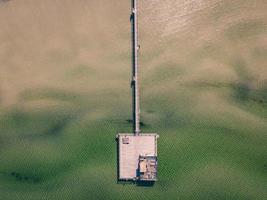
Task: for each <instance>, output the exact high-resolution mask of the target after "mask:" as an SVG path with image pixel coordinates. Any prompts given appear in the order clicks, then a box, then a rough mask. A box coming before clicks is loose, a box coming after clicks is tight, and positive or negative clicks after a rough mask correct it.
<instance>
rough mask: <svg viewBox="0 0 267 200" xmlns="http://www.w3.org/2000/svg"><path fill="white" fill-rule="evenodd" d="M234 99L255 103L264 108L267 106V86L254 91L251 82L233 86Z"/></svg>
mask: <svg viewBox="0 0 267 200" xmlns="http://www.w3.org/2000/svg"><path fill="white" fill-rule="evenodd" d="M233 91H234V98H235V99H236V100H238V101H243V102H244V101H253V102H255V103H258V104H260V105H262V106H266V105H267V86H264V87H261V88H256V89H253V88H252V87H251V84H250V83H249V82H241V83H237V84H235V85H233Z"/></svg>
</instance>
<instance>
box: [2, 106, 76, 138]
mask: <svg viewBox="0 0 267 200" xmlns="http://www.w3.org/2000/svg"><path fill="white" fill-rule="evenodd" d="M75 116H76V115H75V114H74V113H71V112H70V111H67V110H63V111H62V110H54V111H51V112H48V111H36V112H28V111H25V110H23V109H13V110H11V111H9V112H7V113H6V114H5V115H3V117H2V118H1V119H0V122H1V124H0V128H1V132H2V133H3V134H5V135H7V136H12V135H13V136H14V134H15V135H18V136H19V137H21V138H25V137H26V138H29V137H30V138H35V137H37V136H38V137H40V136H56V135H59V133H61V132H62V131H63V130H64V129H65V128H66V127H67V126H68V125H69V124H70V123H71V122H72V121H73V120H75V119H76V117H75Z"/></svg>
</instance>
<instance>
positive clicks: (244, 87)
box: [234, 82, 251, 101]
mask: <svg viewBox="0 0 267 200" xmlns="http://www.w3.org/2000/svg"><path fill="white" fill-rule="evenodd" d="M250 93H251V87H250V84H249V83H246V82H243V83H238V84H236V85H234V97H235V98H236V99H237V100H240V101H246V100H248V99H249V97H250Z"/></svg>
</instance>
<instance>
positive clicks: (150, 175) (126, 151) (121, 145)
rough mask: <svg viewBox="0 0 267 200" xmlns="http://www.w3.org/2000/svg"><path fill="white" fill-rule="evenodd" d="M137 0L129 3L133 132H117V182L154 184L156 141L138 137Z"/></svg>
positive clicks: (149, 135) (148, 135)
mask: <svg viewBox="0 0 267 200" xmlns="http://www.w3.org/2000/svg"><path fill="white" fill-rule="evenodd" d="M137 14H138V13H137V0H132V13H131V22H132V73H133V74H132V81H131V87H132V93H133V132H134V133H119V134H118V135H117V141H118V179H119V181H138V182H155V181H156V180H157V168H158V158H157V139H158V137H159V136H158V135H157V134H156V133H146V134H143V133H142V134H141V130H140V99H139V98H140V97H139V77H138V50H139V47H140V45H139V44H138V26H137V16H138V15H137Z"/></svg>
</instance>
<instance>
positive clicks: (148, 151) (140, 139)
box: [117, 133, 158, 181]
mask: <svg viewBox="0 0 267 200" xmlns="http://www.w3.org/2000/svg"><path fill="white" fill-rule="evenodd" d="M117 138H118V145H119V148H118V150H119V180H121V181H130V180H133V181H156V180H157V139H158V135H157V134H154V133H151V134H140V135H133V134H127V133H121V134H118V135H117Z"/></svg>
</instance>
